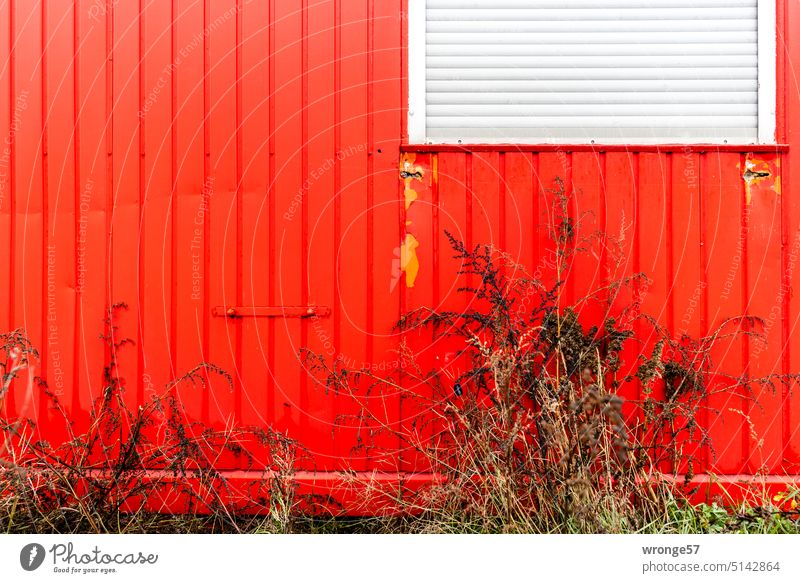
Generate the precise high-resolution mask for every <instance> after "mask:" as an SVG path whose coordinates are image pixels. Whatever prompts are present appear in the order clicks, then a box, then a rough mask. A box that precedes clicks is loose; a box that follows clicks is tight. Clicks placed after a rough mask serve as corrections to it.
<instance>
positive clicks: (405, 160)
mask: <svg viewBox="0 0 800 583" xmlns="http://www.w3.org/2000/svg"><path fill="white" fill-rule="evenodd" d="M416 159H417V155H416V154H414V153H406V154H403V155H402V156H401V158H400V180H402V181H403V184H404V186H405V188H404V190H403V198H404V199H405V205H406V210H408V208H409V207H410V206H411V204H412V203H413V202H414V201H415V200H417V198H418V195H417V191H416V190H414V189H413V188H411V183H412V182H413V181H414V180H422V178H423V177H424V176H425V170H424V169H423V168H422V166H418V165H415V164H414V162H415V161H416Z"/></svg>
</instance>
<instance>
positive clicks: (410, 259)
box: [400, 233, 419, 287]
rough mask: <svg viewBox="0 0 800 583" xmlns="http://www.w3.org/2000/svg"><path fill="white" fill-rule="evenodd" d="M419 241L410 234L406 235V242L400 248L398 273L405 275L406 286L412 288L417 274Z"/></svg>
mask: <svg viewBox="0 0 800 583" xmlns="http://www.w3.org/2000/svg"><path fill="white" fill-rule="evenodd" d="M417 247H419V241H417V238H416V237H414V235H412V234H411V233H406V240H405V242H404V243H403V245H402V246H401V247H400V271H402V272H404V273H405V274H406V286H407V287H414V281H415V280H416V279H417V273H419V259H417Z"/></svg>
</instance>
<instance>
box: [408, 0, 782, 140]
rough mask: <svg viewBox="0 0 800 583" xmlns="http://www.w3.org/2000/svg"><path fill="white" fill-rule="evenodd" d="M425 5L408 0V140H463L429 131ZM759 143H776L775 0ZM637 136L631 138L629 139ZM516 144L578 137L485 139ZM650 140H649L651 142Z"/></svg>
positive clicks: (763, 1) (764, 46)
mask: <svg viewBox="0 0 800 583" xmlns="http://www.w3.org/2000/svg"><path fill="white" fill-rule="evenodd" d="M426 5H427V0H408V141H409V144H461V143H462V140H461V139H458V138H449V139H436V140H431V139H428V137H427V132H426V117H427V115H426V106H425V101H426V89H425V85H426V58H425V57H426V49H425V38H426V34H425V33H426ZM757 18H758V29H757V30H758V49H757V50H758V65H757V66H758V141H757V142H755V143H758V144H774V143H776V135H775V131H776V122H775V109H776V103H777V82H776V61H777V40H776V37H777V28H776V26H777V25H776V0H758V8H757ZM636 141H637V140H635V139H631V140H630V143H635V142H636ZM482 142H483V143H492V142H502V143H513V144H536V143H575V140H569V139H567V140H559V139H552V140H547V141H546V142H545V141H543V140H541V139H537V138H531V139H524V138H512V139H501V140H488V139H487V140H482ZM648 143H649V142H648ZM657 143H681V144H684V143H685V144H693V143H711V144H714V143H718V144H723V143H728V140H725V139H716V140H669V141H663V142H657Z"/></svg>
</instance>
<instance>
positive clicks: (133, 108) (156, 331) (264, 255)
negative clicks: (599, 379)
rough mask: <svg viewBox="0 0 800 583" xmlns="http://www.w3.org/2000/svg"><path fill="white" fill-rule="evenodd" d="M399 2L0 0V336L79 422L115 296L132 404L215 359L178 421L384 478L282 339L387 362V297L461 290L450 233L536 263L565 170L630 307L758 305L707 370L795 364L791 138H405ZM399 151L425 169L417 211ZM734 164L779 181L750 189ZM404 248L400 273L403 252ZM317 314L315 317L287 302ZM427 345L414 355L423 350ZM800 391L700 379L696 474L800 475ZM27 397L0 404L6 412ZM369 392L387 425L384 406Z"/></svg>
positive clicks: (788, 121) (784, 67) (785, 54)
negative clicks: (701, 427)
mask: <svg viewBox="0 0 800 583" xmlns="http://www.w3.org/2000/svg"><path fill="white" fill-rule="evenodd" d="M404 4H405V2H404V1H403V0H352V1H351V0H315V1H314V2H311V1H309V0H296V1H293V2H290V1H280V2H278V1H277V0H272V1H267V0H263V1H262V0H249V1H248V0H174V1H172V2H144V1H143V0H75V1H74V2H61V1H55V0H42V1H38V2H35V1H33V0H11V1H10V2H7V3H5V4H3V5H2V6H0V30H2V31H4V36H2V37H0V60H2V62H3V63H4V64H5V66H4V67H3V68H2V70H0V112H1V113H2V115H0V134H1V135H3V136H4V137H5V140H4V145H3V148H4V151H3V154H2V157H0V237H3V238H4V239H3V244H2V246H0V278H3V280H4V281H5V282H7V283H6V285H2V286H0V308H1V309H0V329H2V330H11V329H14V328H24V329H25V330H26V331H27V333H28V334H29V336H30V338H31V340H32V341H33V343H34V344H35V345H36V346H38V347H40V348H41V363H42V364H41V370H40V371H39V372H40V374H41V376H42V377H43V378H44V379H45V380H46V381H47V383H48V385H49V386H50V387H51V388H52V389H53V390H54V392H55V393H56V394H57V395H59V396H60V398H61V400H62V402H63V403H64V404H65V406H66V407H67V409H68V411H69V412H70V414H71V415H72V416H73V417H74V418H75V419H77V420H78V423H79V424H80V423H82V422H85V420H86V417H87V410H88V406H89V404H90V402H91V400H92V399H93V398H95V397H97V396H98V394H99V392H100V391H101V389H102V386H103V384H102V383H103V376H102V375H103V366H104V364H105V363H106V362H107V359H108V351H107V349H106V347H105V344H104V342H103V341H102V340H101V339H99V337H98V336H99V334H100V333H102V332H103V331H104V324H103V320H104V317H105V313H106V310H107V309H108V308H109V306H111V305H113V304H115V303H118V302H124V303H126V304H127V306H128V309H127V311H122V312H121V313H120V316H119V321H118V324H119V330H118V335H119V337H129V338H131V339H133V340H134V341H135V344H134V345H132V346H128V347H125V348H124V349H123V350H122V351H121V353H120V362H119V374H120V375H121V376H122V377H124V379H125V384H126V393H125V394H126V398H127V399H129V401H130V403H131V404H141V403H143V402H145V401H146V400H147V399H148V398H149V397H150V396H151V395H153V394H154V393H156V392H159V391H161V390H162V388H163V387H164V386H165V384H166V383H168V382H169V381H170V380H172V379H174V378H175V377H176V376H179V375H181V374H182V373H184V372H186V371H188V370H190V369H191V368H192V367H194V366H195V365H197V364H198V363H200V362H212V363H214V364H216V365H219V366H221V367H222V368H224V369H226V370H228V371H230V372H231V374H232V375H233V387H232V388H230V387H229V386H228V385H227V384H226V383H225V382H224V381H222V380H221V379H220V378H218V377H214V376H212V377H211V378H210V386H209V388H207V389H201V388H195V389H191V388H182V389H181V390H182V397H183V400H184V403H185V404H186V406H187V408H188V411H189V413H190V414H191V415H192V416H193V417H194V418H196V419H200V420H202V421H204V422H206V423H209V424H213V425H216V426H218V427H222V426H224V425H230V424H233V423H242V424H257V425H262V426H266V425H272V426H274V427H275V428H277V429H279V430H281V431H288V432H289V434H290V435H291V436H293V437H296V438H298V439H299V440H300V441H302V442H303V443H304V444H305V445H306V446H307V447H308V448H309V450H310V451H311V452H312V453H313V456H312V458H310V459H309V460H307V461H306V462H304V463H305V466H306V467H307V468H308V469H312V468H313V469H316V470H319V471H324V470H334V469H342V468H350V469H356V470H368V469H373V468H375V467H377V465H378V464H377V463H376V462H375V460H372V459H370V458H368V457H365V454H364V453H363V450H360V449H357V448H355V446H356V445H358V444H359V443H361V442H362V440H363V435H361V432H360V428H359V424H358V423H357V422H356V421H353V420H352V418H349V417H348V414H349V413H353V412H355V410H356V408H355V406H354V404H353V403H350V402H348V401H347V400H346V399H345V398H344V397H342V396H340V395H336V394H333V393H328V392H326V391H325V390H324V387H319V386H317V385H316V384H315V383H314V382H312V380H311V379H310V377H309V376H308V375H307V374H306V373H305V371H304V370H303V367H302V366H301V365H300V363H299V361H298V357H297V352H298V350H299V349H300V348H301V347H305V346H308V347H310V348H311V349H312V350H314V351H316V352H320V353H322V354H325V355H327V356H329V357H331V358H339V359H340V360H342V361H343V362H345V363H346V366H349V367H352V368H361V367H364V366H373V367H376V368H378V369H381V368H382V367H383V368H386V367H391V365H392V363H393V361H394V360H396V353H395V352H394V351H393V350H394V349H395V348H396V347H397V342H398V338H397V336H396V335H395V334H394V332H393V331H392V325H393V324H394V322H395V321H396V320H397V318H398V316H399V315H400V314H401V312H402V311H403V310H405V309H408V308H410V307H414V306H419V305H442V304H446V303H448V302H457V301H459V300H458V299H457V296H456V295H455V294H454V290H453V288H454V286H453V274H454V269H455V268H456V267H457V266H455V265H454V264H453V261H452V260H451V259H450V250H449V248H448V245H447V243H446V240H445V238H444V235H443V230H444V229H448V230H451V231H453V232H454V233H456V234H457V235H458V236H460V237H462V238H464V239H465V240H466V241H468V242H472V243H478V242H485V243H494V244H496V245H498V246H500V247H501V248H503V249H506V250H507V251H508V252H509V253H511V254H512V256H514V257H515V258H517V259H519V260H520V261H522V262H523V263H524V264H526V265H527V266H528V267H530V268H532V269H534V270H535V269H536V268H537V266H538V265H540V264H543V265H546V258H547V256H548V254H547V251H548V247H547V246H548V241H547V237H546V229H545V227H544V226H543V225H545V224H546V223H547V213H548V208H549V207H548V204H547V200H548V199H547V194H546V191H547V189H550V188H552V186H553V184H554V180H555V179H556V177H559V178H561V179H563V180H564V182H565V184H566V185H567V188H568V190H572V189H573V188H574V189H575V190H576V191H577V192H578V193H579V195H578V196H577V197H576V199H575V203H574V207H575V208H574V209H573V210H574V212H576V213H578V214H582V215H583V216H585V217H586V222H585V223H584V227H585V228H586V229H591V228H594V229H602V230H604V231H606V232H608V233H613V234H615V235H616V236H617V237H618V238H619V240H620V241H621V242H622V251H623V252H624V253H623V255H624V260H623V262H622V264H621V265H622V272H621V273H622V274H624V273H627V274H630V273H634V272H638V271H643V272H645V273H647V274H648V275H649V277H650V279H651V280H652V285H650V286H649V287H648V288H647V289H643V290H639V291H640V292H641V300H642V303H643V307H644V310H645V311H646V312H648V313H650V314H652V315H653V316H655V317H656V318H657V319H658V320H659V321H660V322H662V323H664V324H666V325H668V326H669V327H670V328H671V329H672V330H673V331H674V332H675V333H676V334H679V333H682V332H686V333H689V334H695V335H697V334H703V333H705V332H707V331H709V330H712V329H713V328H714V327H715V326H716V325H718V324H719V323H720V322H722V321H723V320H725V319H726V318H729V317H732V316H737V315H741V314H752V315H758V316H761V317H763V318H764V319H765V320H766V322H767V329H766V331H767V335H768V338H769V347H768V348H767V349H763V348H761V347H758V346H754V345H753V344H751V343H748V342H747V341H746V340H738V341H737V342H735V343H733V344H732V345H731V346H729V347H727V348H725V349H724V350H721V351H720V354H718V355H716V356H717V357H718V361H719V362H720V366H721V367H722V368H723V369H724V370H725V371H727V372H732V373H735V374H738V373H741V372H743V371H747V372H749V373H750V374H753V375H756V374H767V373H770V372H789V371H796V370H800V352H799V351H800V343H798V342H797V341H792V338H793V336H794V335H795V333H796V332H795V325H796V323H797V322H798V316H799V315H800V314H798V310H800V305H799V304H798V299H797V298H796V297H795V296H794V294H793V285H794V284H795V283H796V282H797V277H798V276H797V275H796V274H795V271H794V269H795V266H796V263H797V255H798V253H799V252H800V205H798V203H797V202H796V201H795V199H794V192H795V189H794V187H793V185H792V183H791V181H790V177H791V176H790V172H791V169H792V168H793V166H794V164H795V162H794V158H795V157H796V154H795V152H794V151H793V150H792V148H791V147H788V148H787V147H782V148H773V149H772V151H768V150H769V149H761V151H753V150H754V149H753V148H748V147H742V148H737V147H735V146H726V147H725V148H724V149H714V148H706V149H703V148H681V147H673V148H661V149H659V148H655V147H649V148H637V147H635V146H631V147H615V148H601V147H597V148H595V149H592V148H586V147H577V148H570V147H563V148H553V147H542V148H535V147H533V148H532V147H528V148H525V149H524V150H521V149H519V148H513V147H508V148H503V147H497V148H465V149H447V148H431V147H426V148H419V147H418V148H409V147H403V146H402V144H403V141H404V133H405V131H404V126H405V122H404V120H405V114H406V111H405V104H406V96H405V92H406V83H405V75H406V63H405V49H404V45H405V36H406V32H405V20H404ZM778 12H779V43H778V44H779V53H780V54H779V62H778V81H779V83H778V85H779V99H778V121H779V135H778V141H779V142H781V143H784V144H789V145H790V146H793V145H794V141H795V138H796V137H797V134H798V131H799V130H800V126H798V124H799V123H800V121H798V120H800V100H799V98H798V85H797V82H796V79H795V78H794V75H793V73H791V71H792V68H791V63H792V62H793V61H792V59H791V57H792V55H794V56H800V55H799V54H798V50H797V47H796V46H794V45H788V44H786V43H789V42H790V41H791V42H793V43H795V44H796V43H797V41H796V40H794V41H792V39H790V38H786V37H784V32H785V31H788V30H789V26H790V25H789V23H795V24H796V23H797V22H798V20H799V19H800V5H798V2H797V1H796V0H791V1H787V2H785V4H784V3H779V10H778ZM784 80H785V82H784ZM404 162H408V163H409V164H411V165H416V166H419V167H420V168H421V169H422V170H423V171H424V173H425V177H424V179H423V180H421V181H416V182H418V183H419V184H417V183H416V182H415V183H414V184H413V185H412V187H413V188H414V190H415V191H416V193H417V199H416V200H415V201H414V202H413V203H411V204H410V205H409V207H408V209H406V205H405V198H406V197H405V195H406V185H405V184H404V181H403V180H401V178H400V170H401V169H402V168H403V164H404ZM748 164H755V165H756V166H757V167H758V168H765V169H767V170H768V171H769V172H770V178H769V179H766V180H761V181H755V182H753V183H752V184H748V183H747V181H745V180H744V179H743V177H742V175H743V173H744V171H745V170H746V168H747V165H748ZM406 221H410V224H407V223H406ZM408 234H411V235H413V241H410V240H409V239H408V238H407V235H408ZM409 245H410V246H411V247H414V252H415V254H416V258H417V261H418V271H417V272H416V273H415V274H414V276H413V287H410V285H409V284H410V283H412V282H411V281H410V278H411V277H412V274H411V272H410V271H409V268H408V267H406V269H405V272H403V271H401V267H400V265H401V256H403V257H404V258H405V257H406V255H405V254H406V253H408V252H409V249H410V246H409ZM542 262H545V263H542ZM612 264H613V261H612V260H611V258H609V257H604V256H600V257H596V258H589V257H585V258H582V259H580V260H579V261H578V262H577V263H576V264H575V265H574V266H573V270H572V273H571V274H570V277H569V284H568V287H567V292H568V294H569V295H570V297H573V298H575V297H579V296H580V295H581V293H582V292H583V291H585V290H587V289H590V288H591V287H592V286H594V285H596V284H597V283H598V282H601V281H603V280H604V278H608V277H610V275H612V274H611V273H610V266H611V265H612ZM411 270H412V271H413V268H411ZM546 271H547V269H544V271H543V273H544V272H546ZM309 308H310V309H312V310H316V312H317V314H318V315H317V316H314V317H305V318H301V317H297V316H299V315H303V314H305V313H306V312H305V311H304V310H308V309H309ZM230 310H233V312H230ZM270 310H271V311H270ZM231 314H232V315H234V316H236V317H229V315H231ZM270 315H271V317H270ZM276 315H277V316H278V317H275V316H276ZM585 316H586V317H587V318H589V319H591V318H592V317H593V314H592V313H591V312H587V313H586V314H585ZM437 349H438V347H436V346H435V345H434V346H432V347H430V348H429V349H428V350H427V352H426V355H425V356H424V357H423V359H431V360H430V362H435V357H436V356H438V354H437V353H436V350H437ZM632 390H633V389H632ZM799 398H800V397H797V396H796V395H794V396H793V395H791V394H790V393H789V392H788V391H787V390H784V389H781V388H780V387H779V388H778V390H777V392H775V393H771V392H765V393H763V394H762V395H760V396H759V404H760V406H754V405H752V404H748V403H746V402H743V400H742V399H741V398H739V397H733V396H731V395H725V394H722V395H715V396H713V397H712V400H713V402H712V403H710V405H711V406H713V407H714V408H715V409H718V410H719V411H720V413H719V414H716V413H709V414H708V419H707V422H708V423H709V425H710V426H711V428H712V435H713V436H714V437H715V440H716V450H717V451H716V454H717V457H716V461H715V462H714V463H713V464H712V465H710V466H709V467H711V468H712V469H713V470H715V471H716V472H718V473H722V474H742V473H745V474H753V473H755V472H757V471H759V470H762V469H766V470H767V471H769V472H772V473H785V472H791V473H797V472H798V467H797V464H798V462H800V437H798V435H797V431H796V428H797V427H798V425H800V404H799V403H800V401H798V399H799ZM15 399H16V400H15ZM23 405H24V403H23V402H21V401H20V400H19V399H17V398H16V397H15V396H14V395H13V394H12V395H11V396H10V397H9V400H8V403H7V406H8V407H9V408H10V409H11V410H12V411H16V412H19V411H21V410H22V408H23ZM381 406H382V407H385V408H386V412H387V413H386V414H387V417H388V418H390V419H395V420H399V419H400V418H401V403H400V402H399V400H395V401H392V400H390V401H388V402H384V403H381ZM27 412H28V414H34V415H35V416H36V417H37V418H38V419H39V421H40V427H41V428H42V430H43V432H44V433H45V436H46V437H48V438H49V439H52V440H55V439H59V436H60V435H61V433H60V432H59V429H58V428H59V427H60V426H61V425H63V423H60V421H59V420H58V419H56V418H55V417H54V413H53V412H52V411H51V410H50V409H48V407H47V405H46V403H45V402H44V401H43V400H42V401H40V402H37V404H36V405H35V410H34V411H33V413H31V411H27ZM334 428H336V431H334ZM389 445H390V444H389ZM705 456H706V459H707V460H708V462H709V464H711V460H712V457H713V456H712V455H711V453H710V452H706V454H705ZM236 464H237V462H236V461H235V460H232V459H222V460H220V463H219V466H220V469H235V467H236ZM408 467H410V466H408Z"/></svg>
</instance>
